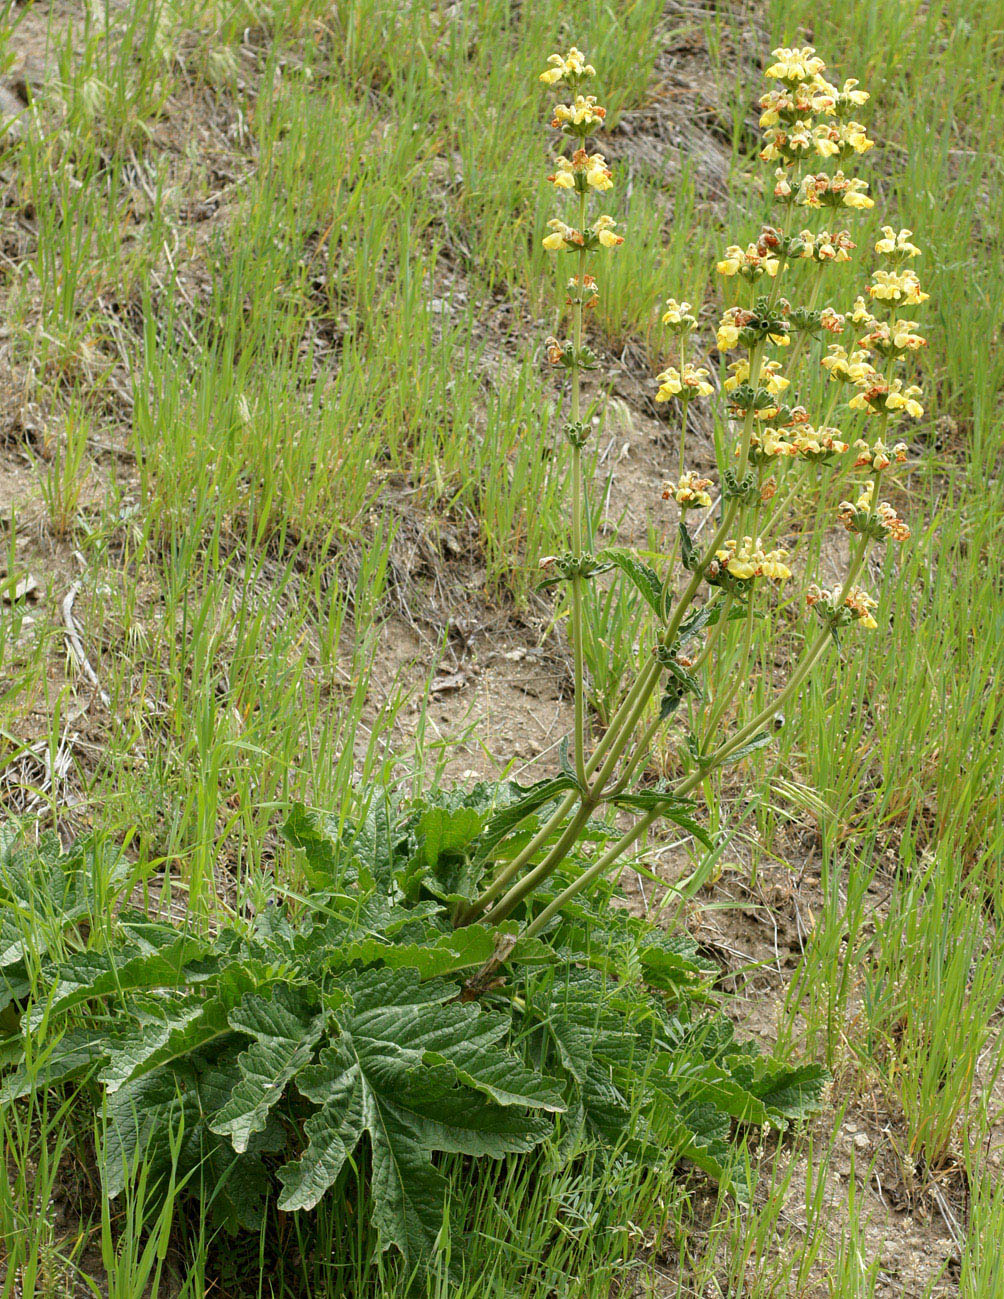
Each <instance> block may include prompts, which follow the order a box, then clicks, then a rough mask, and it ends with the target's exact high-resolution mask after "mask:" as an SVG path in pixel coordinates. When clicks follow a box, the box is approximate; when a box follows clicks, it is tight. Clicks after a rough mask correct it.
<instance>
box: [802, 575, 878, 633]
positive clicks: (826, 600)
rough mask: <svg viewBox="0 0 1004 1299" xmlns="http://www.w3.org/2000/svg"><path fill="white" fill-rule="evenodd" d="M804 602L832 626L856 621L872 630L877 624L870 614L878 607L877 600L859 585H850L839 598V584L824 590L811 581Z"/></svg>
mask: <svg viewBox="0 0 1004 1299" xmlns="http://www.w3.org/2000/svg"><path fill="white" fill-rule="evenodd" d="M805 603H806V604H807V605H808V606H809V608H810V609H813V608H814V609H815V610H816V612H817V613H819V614H820V615H821V616H822V617H823V618H824V619H825V621H826V622H828V623H829V624H830V625H831V626H832V627H846V626H847V625H848V623H852V622H857V623H860V624H861V626H862V627H865V628H867V629H868V630H869V631H874V630H875V628H876V627H877V626H878V623H877V622H876V621H875V618H874V616H873V614H872V610H873V609H877V608H878V601H877V600H873V599H872V597H871V596H870V595H868V594H867V592H865V591H862V589H861V587H860V586H852V587H851V588H850V589H849V590H848V591H847V592H846V594H845V595H844V596H843V599H841V588H840V587H839V586H835V587H833V589H832V590H830V591H824V590H821V589H820V588H819V587H818V586H817V585H816V584H815V582H813V583H812V585H811V586H810V587H809V589H808V591H806V593H805Z"/></svg>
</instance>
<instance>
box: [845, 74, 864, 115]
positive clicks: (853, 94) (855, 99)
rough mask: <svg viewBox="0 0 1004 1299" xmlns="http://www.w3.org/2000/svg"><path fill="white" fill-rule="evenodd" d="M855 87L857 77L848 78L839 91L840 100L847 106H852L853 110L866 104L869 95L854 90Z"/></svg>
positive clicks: (862, 91)
mask: <svg viewBox="0 0 1004 1299" xmlns="http://www.w3.org/2000/svg"><path fill="white" fill-rule="evenodd" d="M856 85H858V79H857V77H848V78H847V80H846V81H845V82H844V84H843V88H842V89H841V91H840V98H841V99H844V100H846V101H847V103H849V104H853V105H854V107H855V108H861V107H862V106H863V105H864V104H867V103H868V101H869V99H871V95H870V94H869V93H868V91H867V90H855V89H854V87H855V86H856Z"/></svg>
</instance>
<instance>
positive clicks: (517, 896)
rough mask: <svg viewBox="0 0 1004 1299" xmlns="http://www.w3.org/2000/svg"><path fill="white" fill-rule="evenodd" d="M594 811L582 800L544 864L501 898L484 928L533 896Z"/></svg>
mask: <svg viewBox="0 0 1004 1299" xmlns="http://www.w3.org/2000/svg"><path fill="white" fill-rule="evenodd" d="M595 810H596V804H595V803H593V802H591V801H588V800H583V802H582V804H581V805H580V807H579V810H578V811H577V812H576V813H575V815H574V816H573V817H572V819H571V821H569V823H568V825H567V826H566V827H565V829H564V832H563V833H562V835H561V838H560V839H559V840H558V841H557V843H556V844H555V845H554V847H553V848H552V849H551V850H550V852H548V853H547V854H546V856H545V857H544V858H543V860H542V861H541V862H540V863H539V864H538V865H536V866H535V867H534V868H533V870H532V871H530V872H529V873H528V874H526V875H524V877H523V878H522V879H521V880H520V881H519V882H518V883H517V884H514V885H513V886H512V888H511V889H509V891H508V892H507V893H506V894H505V895H504V896H503V897H501V898H500V899H499V900H498V902H496V903H495V905H494V906H493V907H492V908H491V910H490V911H489V912H488V913H487V914H486V916H485V924H486V925H497V924H498V923H499V922H500V921H502V920H504V919H505V918H506V916H507V915H509V913H510V912H511V911H512V910H513V908H514V907H516V906H518V905H519V903H520V902H521V901H522V900H523V898H525V897H526V896H527V894H529V893H532V892H533V890H534V889H535V888H537V887H538V886H539V885H541V884H543V882H544V880H546V879H547V877H548V875H550V874H551V872H552V871H553V870H554V869H555V868H556V867H557V866H558V865H559V864H560V863H561V862H562V861H563V860H564V859H565V857H567V856H568V853H569V851H570V850H571V849H572V848H573V847H574V846H575V844H576V841H577V840H578V838H579V834H580V833H581V831H582V828H583V826H584V825H585V824H586V822H587V821H588V820H589V818H590V817H591V816H592V814H593V812H594V811H595Z"/></svg>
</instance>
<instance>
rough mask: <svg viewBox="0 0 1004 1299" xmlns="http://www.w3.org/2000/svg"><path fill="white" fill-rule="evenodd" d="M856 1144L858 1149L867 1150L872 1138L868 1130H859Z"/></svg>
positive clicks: (855, 1140)
mask: <svg viewBox="0 0 1004 1299" xmlns="http://www.w3.org/2000/svg"><path fill="white" fill-rule="evenodd" d="M854 1145H855V1146H856V1148H857V1149H858V1150H867V1149H868V1147H869V1146H870V1145H871V1138H870V1137H869V1136H868V1134H867V1132H859V1133H858V1135H857V1136H856V1137H855V1138H854Z"/></svg>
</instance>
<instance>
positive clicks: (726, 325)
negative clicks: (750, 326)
mask: <svg viewBox="0 0 1004 1299" xmlns="http://www.w3.org/2000/svg"><path fill="white" fill-rule="evenodd" d="M738 343H739V330H738V329H737V327H736V326H735V325H734V324H733V323H732V322H731V321H730V320H723V321H722V322H721V324H720V325H719V326H718V331H717V333H716V334H715V344H716V346H717V348H718V350H719V352H731V351H732V349H733V348H734V347H736V346H737V345H738Z"/></svg>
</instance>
